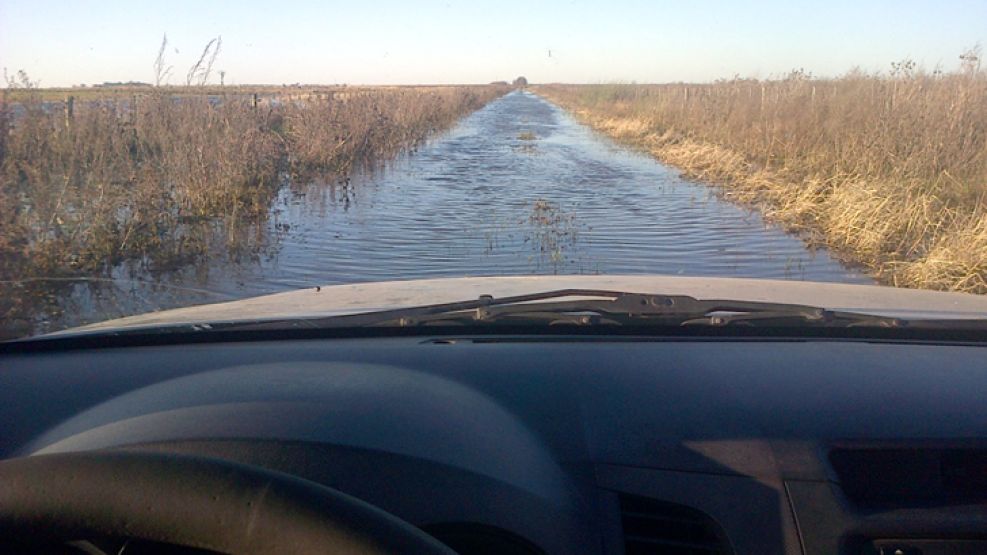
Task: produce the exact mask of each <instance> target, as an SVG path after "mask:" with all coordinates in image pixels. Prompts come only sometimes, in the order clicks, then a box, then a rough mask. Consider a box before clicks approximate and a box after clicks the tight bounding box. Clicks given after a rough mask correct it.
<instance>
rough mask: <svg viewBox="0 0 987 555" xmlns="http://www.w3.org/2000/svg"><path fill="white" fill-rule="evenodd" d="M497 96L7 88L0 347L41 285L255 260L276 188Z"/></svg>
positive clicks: (407, 145)
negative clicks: (69, 96) (127, 270)
mask: <svg viewBox="0 0 987 555" xmlns="http://www.w3.org/2000/svg"><path fill="white" fill-rule="evenodd" d="M508 90H509V88H508V87H497V86H462V87H388V88H380V89H357V90H353V89H350V90H347V91H345V92H340V91H336V92H333V93H331V94H328V93H326V94H323V93H322V92H318V91H317V92H316V93H312V94H305V95H301V96H277V95H269V96H267V97H260V98H259V99H258V96H255V95H253V94H246V95H245V94H230V95H215V94H211V93H212V92H213V91H212V90H208V91H207V90H205V89H203V90H202V91H199V90H198V89H197V88H196V87H188V88H182V89H180V94H177V93H176V92H175V91H174V90H172V89H161V90H158V89H153V88H152V89H149V91H150V92H146V91H145V92H144V93H142V94H140V95H136V94H131V95H126V94H121V93H120V91H111V93H110V94H109V95H108V96H106V97H100V98H96V99H93V98H90V99H86V100H85V101H77V102H74V103H72V104H70V103H53V102H51V101H50V100H48V99H46V97H45V94H44V91H41V90H38V89H32V88H29V87H25V88H20V89H16V90H13V89H7V90H6V91H4V96H3V100H2V101H0V337H2V336H4V335H11V336H18V335H22V334H23V333H27V332H26V331H24V330H30V329H31V327H32V324H31V323H30V320H31V319H33V318H35V317H36V316H37V315H38V314H40V313H39V312H38V311H37V310H36V309H35V307H34V305H35V304H37V303H36V301H37V298H40V297H44V296H46V295H47V296H50V291H49V287H48V285H45V284H48V283H56V282H59V283H60V282H61V281H63V280H65V279H68V278H75V277H80V276H83V277H93V276H106V275H108V273H109V272H110V271H111V270H112V268H114V267H115V266H117V265H119V264H121V263H124V262H126V263H127V264H128V265H129V266H131V267H133V265H136V267H137V268H139V271H140V273H144V272H147V271H151V272H154V271H159V270H171V269H175V268H178V267H180V266H181V265H182V264H183V263H186V262H189V261H191V260H193V259H195V258H197V257H202V256H204V255H208V256H217V255H222V253H226V254H227V255H230V256H234V257H237V258H239V257H241V256H244V255H247V256H254V257H256V256H257V254H256V253H255V252H254V251H257V250H258V249H259V248H262V247H263V246H264V243H265V241H266V239H265V238H264V237H262V235H263V233H261V231H262V230H263V228H264V226H263V225H262V223H263V222H264V221H265V218H266V217H267V216H268V215H269V213H270V210H271V207H272V203H273V201H274V200H275V198H276V196H277V192H278V190H279V189H280V188H281V187H284V186H285V185H286V184H291V183H297V184H302V183H306V182H309V181H313V180H318V181H325V182H333V181H334V180H333V179H332V178H333V177H340V178H341V177H345V175H346V174H348V173H349V172H351V171H353V170H354V169H356V168H358V167H362V166H370V165H375V164H379V163H381V162H384V161H386V160H389V159H391V158H393V157H395V156H397V155H398V154H400V153H401V152H404V151H407V150H412V149H414V148H416V147H417V146H418V145H419V144H420V143H421V142H422V141H423V140H425V139H426V138H428V137H429V136H430V135H431V134H433V133H435V132H437V131H440V130H443V129H446V128H448V127H450V126H452V125H453V124H454V123H455V122H456V121H457V120H458V119H460V118H461V117H463V116H465V115H467V114H468V113H470V112H472V111H474V110H476V109H478V108H480V107H482V106H483V105H484V104H486V103H487V102H489V101H490V100H493V99H494V98H496V97H498V96H500V95H502V94H504V93H506V92H507V91H508ZM197 92H199V93H200V94H197ZM206 93H210V94H206ZM49 96H50V95H49ZM13 99H16V100H13ZM38 278H44V279H43V280H41V281H39V280H38ZM66 283H70V281H69V282H66ZM5 321H6V322H7V325H4V322H5ZM18 326H19V327H18ZM5 328H9V329H6V331H5ZM21 328H23V329H21ZM11 330H13V331H11Z"/></svg>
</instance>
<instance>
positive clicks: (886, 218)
mask: <svg viewBox="0 0 987 555" xmlns="http://www.w3.org/2000/svg"><path fill="white" fill-rule="evenodd" d="M536 92H538V93H539V94H542V95H544V96H546V97H547V98H549V99H550V100H552V101H554V102H556V103H558V104H560V105H561V106H563V107H564V108H566V109H568V110H570V111H572V112H573V113H575V114H576V115H577V116H578V117H580V118H581V119H582V120H584V121H586V122H587V123H589V124H590V125H591V126H593V127H594V128H596V129H598V130H599V131H601V132H603V133H605V134H607V135H609V136H611V137H613V138H615V139H617V140H618V141H621V142H624V143H627V144H632V145H635V146H638V147H641V148H644V149H646V150H648V151H649V152H651V153H652V154H653V155H654V156H655V157H656V158H658V159H659V160H661V161H663V162H665V163H668V164H670V165H672V166H675V167H677V168H679V169H681V170H682V171H683V172H684V173H685V174H686V175H687V176H689V177H692V178H695V179H698V180H702V181H706V182H710V183H714V184H717V185H721V186H722V189H721V190H722V193H723V194H724V196H726V197H727V198H730V199H733V200H736V201H738V202H742V203H749V204H752V205H755V206H757V207H759V208H760V209H761V210H762V211H763V212H764V213H765V215H766V216H767V217H768V218H770V219H772V220H774V221H777V222H780V223H782V224H784V225H785V226H787V227H788V228H789V229H792V230H795V231H799V232H802V233H803V234H804V235H805V236H806V237H807V238H808V239H809V240H810V241H812V242H814V243H816V244H821V245H824V246H826V247H828V248H830V249H832V250H833V251H834V252H835V253H836V254H837V255H839V256H841V257H844V258H847V259H849V260H852V261H855V262H857V263H860V264H862V265H864V266H866V267H867V268H869V270H870V271H871V272H872V273H873V275H875V276H876V277H877V278H878V279H880V280H882V281H883V282H885V283H889V284H893V285H897V286H906V287H921V288H931V289H941V290H955V291H967V292H976V293H987V210H985V208H987V206H985V204H987V203H985V198H987V78H985V77H984V75H983V74H982V73H976V72H968V73H966V74H949V75H943V74H932V75H928V74H923V73H915V72H907V73H906V74H899V75H894V76H891V77H881V76H869V75H863V74H859V73H852V74H849V75H847V76H845V77H843V78H841V79H835V80H812V79H809V78H807V77H806V76H805V75H803V74H801V73H795V74H793V75H790V76H789V77H788V78H786V79H782V80H776V81H760V82H759V81H752V80H734V81H725V82H718V83H715V84H710V85H586V86H570V85H551V86H542V87H538V88H537V89H536Z"/></svg>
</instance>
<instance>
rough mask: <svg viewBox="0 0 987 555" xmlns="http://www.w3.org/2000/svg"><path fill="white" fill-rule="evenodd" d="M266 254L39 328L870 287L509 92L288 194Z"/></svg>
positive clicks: (85, 305)
mask: <svg viewBox="0 0 987 555" xmlns="http://www.w3.org/2000/svg"><path fill="white" fill-rule="evenodd" d="M265 225H266V228H267V229H262V230H260V231H262V232H263V233H264V235H266V236H267V237H268V239H267V247H266V248H265V249H264V250H263V251H262V252H261V253H260V255H259V256H256V257H247V258H241V259H239V260H231V259H229V258H228V257H222V256H214V257H210V258H209V260H207V261H205V262H203V263H199V264H196V265H192V266H188V267H185V268H183V269H181V270H179V271H176V272H171V273H168V274H164V275H157V276H155V277H153V278H147V277H144V278H142V279H139V280H134V279H133V278H134V277H135V275H140V274H139V272H134V271H132V270H128V269H126V268H118V269H117V270H116V271H115V272H114V275H113V279H114V280H115V281H100V282H96V283H92V282H89V283H76V284H74V285H72V286H70V287H68V288H67V289H63V290H64V291H66V292H64V293H61V294H60V298H59V300H58V302H57V305H58V306H57V309H53V310H49V311H48V314H46V315H44V316H43V317H42V318H39V321H38V322H37V328H38V329H37V330H36V331H44V330H47V329H58V328H62V327H66V326H69V325H75V324H79V323H83V322H88V321H98V320H102V319H106V318H109V317H114V316H121V315H126V314H134V313H140V312H146V311H150V310H160V309H165V308H172V307H176V306H185V305H190V304H198V303H203V302H214V301H221V300H229V299H237V298H243V297H249V296H253V295H258V294H264V293H272V292H277V291H284V290H289V289H294V288H299V287H310V286H314V285H325V284H336V283H349V282H359V281H374V280H388V279H408V278H429V277H438V276H464V275H468V276H479V275H506V274H555V273H559V274H578V273H606V274H641V273H655V274H682V275H697V276H742V277H759V278H781V279H795V280H815V281H833V282H855V283H867V282H870V280H869V279H868V278H867V277H866V276H864V275H863V274H861V273H860V272H858V271H855V270H853V269H849V268H847V267H845V266H843V265H841V264H840V263H839V262H837V261H835V260H834V259H833V258H831V257H830V256H829V255H828V254H827V253H826V252H824V251H811V250H808V249H807V248H806V246H805V244H804V243H803V242H802V241H801V240H800V239H798V238H797V237H793V236H791V235H789V234H786V233H785V232H784V231H782V230H781V229H778V228H776V227H773V226H770V225H768V224H766V223H765V222H764V221H763V220H762V219H761V218H760V217H759V216H758V215H757V214H756V213H754V212H751V211H749V210H747V209H744V208H741V207H738V206H735V205H733V204H730V203H726V202H723V201H721V200H718V199H717V198H716V197H715V196H714V194H713V191H712V190H711V189H710V188H708V187H706V186H703V185H701V184H696V183H691V182H688V181H686V180H683V179H682V178H680V177H678V173H677V172H676V171H675V170H673V169H669V168H667V167H664V166H662V165H661V164H658V163H657V162H655V161H654V160H652V159H651V158H650V157H648V156H646V155H643V154H641V153H637V152H632V151H630V150H627V149H625V148H622V147H618V146H616V145H615V144H613V143H612V142H610V141H609V140H608V139H606V138H603V137H601V136H599V135H597V134H594V133H593V132H592V131H590V130H589V129H588V128H586V127H585V126H582V125H581V124H579V123H577V122H576V121H574V120H573V119H572V118H571V117H570V116H569V115H567V114H566V113H565V112H563V111H562V110H560V109H559V108H557V107H556V106H554V105H552V104H550V103H549V102H547V101H545V100H543V99H541V98H539V97H538V96H535V95H533V94H530V93H517V92H516V93H512V94H510V95H508V96H506V97H504V98H502V99H500V100H497V101H495V102H493V103H491V104H489V105H488V106H487V107H486V108H484V109H482V110H480V111H478V112H476V113H475V114H473V115H472V116H470V117H468V118H466V119H465V120H464V121H463V122H461V123H460V125H458V127H456V128H455V129H453V130H452V131H451V132H449V133H447V134H445V135H443V136H441V137H439V138H437V139H436V140H434V141H432V142H431V143H430V144H428V145H425V146H423V147H422V148H421V149H420V150H419V151H418V152H416V153H413V154H411V155H409V156H407V157H405V158H403V159H401V160H399V161H397V162H395V163H393V164H391V165H390V166H389V167H388V168H386V169H384V170H377V171H374V172H367V173H365V174H363V175H357V176H353V177H352V178H351V179H350V180H349V181H348V182H342V183H329V184H325V183H315V184H311V185H309V186H306V187H293V188H285V190H284V191H283V192H282V193H281V195H280V196H279V198H278V199H277V201H276V203H275V206H274V208H273V210H272V214H271V217H270V221H268V222H267V223H266V224H265Z"/></svg>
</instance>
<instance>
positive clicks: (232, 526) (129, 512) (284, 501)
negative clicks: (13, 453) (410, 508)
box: [0, 451, 453, 555]
mask: <svg viewBox="0 0 987 555" xmlns="http://www.w3.org/2000/svg"><path fill="white" fill-rule="evenodd" d="M93 536H100V537H116V538H133V539H137V540H143V541H150V542H160V543H165V544H173V545H178V546H184V547H191V548H197V549H208V550H212V551H218V552H221V553H231V554H254V553H257V554H259V553H286V554H288V553H299V554H300V553H306V554H307V553H360V554H377V553H420V554H423V555H424V554H427V555H439V554H442V555H450V554H452V553H453V551H451V550H450V549H449V548H447V547H446V546H444V545H443V544H441V543H439V541H438V540H436V539H434V538H432V537H431V536H429V535H427V534H425V533H424V532H422V531H421V530H419V529H418V528H415V527H414V526H412V525H411V524H408V523H407V522H405V521H403V520H400V519H398V518H397V517H395V516H393V515H391V514H389V513H386V512H384V511H382V510H380V509H378V508H376V507H374V506H372V505H369V504H367V503H365V502H363V501H360V500H358V499H356V498H353V497H350V496H348V495H346V494H343V493H341V492H338V491H336V490H333V489H329V488H327V487H325V486H322V485H319V484H316V483H314V482H310V481H308V480H303V479H301V478H297V477H295V476H291V475H288V474H284V473H280V472H273V471H270V470H266V469H262V468H258V467H254V466H248V465H243V464H238V463H232V462H229V461H224V460H219V459H208V458H201V457H190V456H185V455H173V454H162V453H142V452H133V451H126V452H124V451H89V452H81V453H60V454H52V455H38V456H31V457H23V458H17V459H8V460H4V461H0V538H32V537H39V538H58V539H59V540H66V541H67V540H73V539H79V538H82V537H93Z"/></svg>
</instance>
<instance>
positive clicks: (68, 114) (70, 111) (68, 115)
mask: <svg viewBox="0 0 987 555" xmlns="http://www.w3.org/2000/svg"><path fill="white" fill-rule="evenodd" d="M74 117H75V97H74V96H71V95H69V96H66V97H65V127H66V128H68V127H69V125H71V124H72V118H74Z"/></svg>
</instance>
